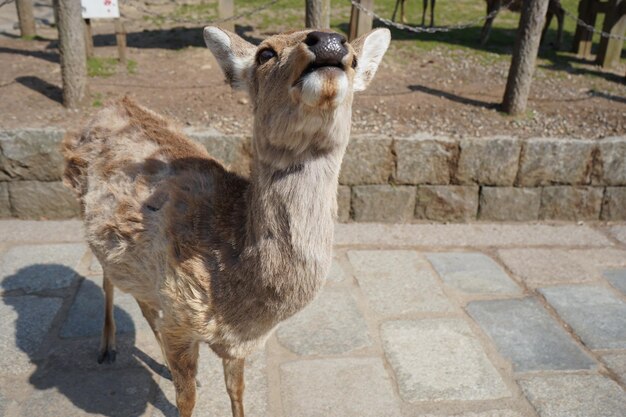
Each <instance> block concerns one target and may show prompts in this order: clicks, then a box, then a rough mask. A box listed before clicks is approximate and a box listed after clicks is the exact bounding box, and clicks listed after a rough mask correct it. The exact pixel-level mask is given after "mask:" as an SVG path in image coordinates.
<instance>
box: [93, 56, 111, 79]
mask: <svg viewBox="0 0 626 417" xmlns="http://www.w3.org/2000/svg"><path fill="white" fill-rule="evenodd" d="M116 72H117V59H115V58H101V57H91V58H87V74H88V75H89V76H90V77H110V76H111V75H113V74H115V73H116Z"/></svg>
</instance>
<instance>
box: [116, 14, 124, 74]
mask: <svg viewBox="0 0 626 417" xmlns="http://www.w3.org/2000/svg"><path fill="white" fill-rule="evenodd" d="M115 41H116V42H117V55H118V57H119V59H120V62H121V63H122V64H124V65H126V29H124V22H122V19H115Z"/></svg>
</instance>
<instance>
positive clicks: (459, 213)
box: [415, 185, 478, 222]
mask: <svg viewBox="0 0 626 417" xmlns="http://www.w3.org/2000/svg"><path fill="white" fill-rule="evenodd" d="M477 213H478V186H475V185H465V186H457V185H421V186H419V187H417V204H416V206H415V217H416V218H418V219H428V220H437V221H452V222H464V221H471V220H475V219H476V214H477Z"/></svg>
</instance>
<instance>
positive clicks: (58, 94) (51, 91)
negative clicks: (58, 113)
mask: <svg viewBox="0 0 626 417" xmlns="http://www.w3.org/2000/svg"><path fill="white" fill-rule="evenodd" d="M15 81H17V82H18V83H20V84H22V85H23V86H24V87H27V88H30V89H31V90H33V91H36V92H38V93H40V94H42V95H44V96H46V97H48V98H49V99H50V100H52V101H56V102H57V103H59V104H63V90H62V89H61V88H60V87H57V86H56V85H54V84H50V83H49V82H48V81H46V80H42V79H41V78H39V77H35V76H25V77H17V78H16V79H15Z"/></svg>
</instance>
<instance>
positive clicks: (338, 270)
mask: <svg viewBox="0 0 626 417" xmlns="http://www.w3.org/2000/svg"><path fill="white" fill-rule="evenodd" d="M346 279H348V274H347V273H346V271H345V270H344V269H343V266H341V263H340V262H339V256H338V255H333V260H332V263H331V264H330V271H328V276H327V277H326V280H327V281H328V282H332V283H335V284H337V283H340V282H344V281H345V280H346Z"/></svg>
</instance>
